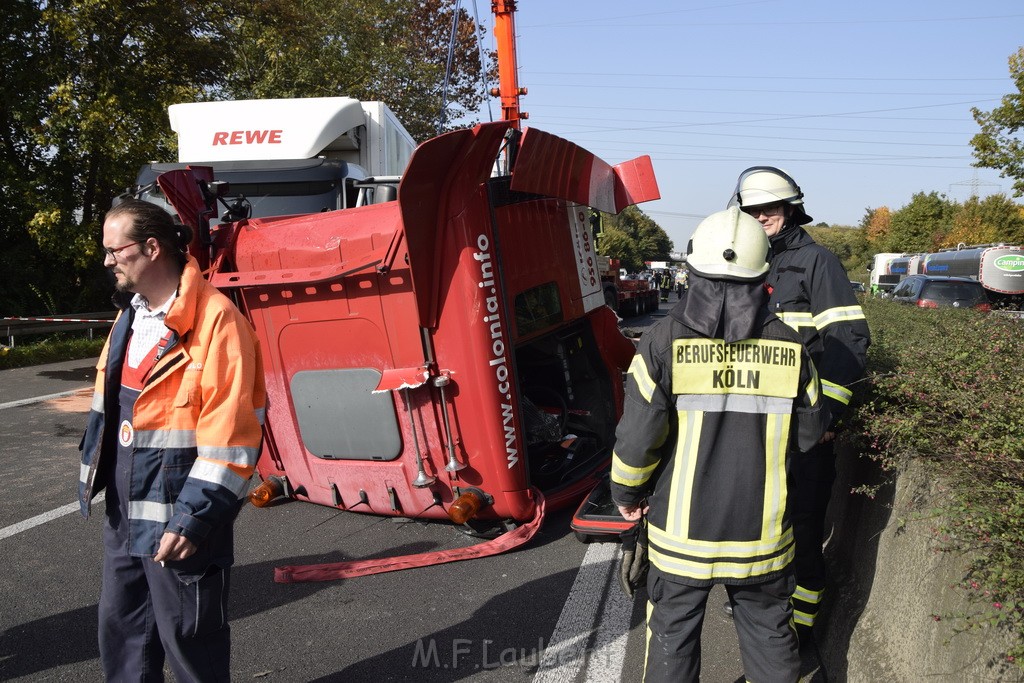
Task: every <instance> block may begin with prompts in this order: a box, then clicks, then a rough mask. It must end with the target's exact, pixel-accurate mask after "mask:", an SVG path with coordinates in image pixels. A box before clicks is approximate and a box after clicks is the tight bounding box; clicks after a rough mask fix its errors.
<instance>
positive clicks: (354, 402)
mask: <svg viewBox="0 0 1024 683" xmlns="http://www.w3.org/2000/svg"><path fill="white" fill-rule="evenodd" d="M511 6H512V3H502V2H498V3H495V5H494V7H495V8H496V9H495V16H496V29H495V30H496V33H497V34H498V38H499V40H498V45H499V60H500V59H502V56H503V55H504V58H506V59H507V58H508V52H509V51H510V50H511V46H514V42H513V36H514V27H513V26H512V22H511V14H512V7H511ZM511 52H512V58H513V62H514V50H511ZM515 73H516V70H515V69H514V68H511V69H505V70H502V71H501V74H502V75H501V88H500V90H501V93H502V102H503V111H505V112H507V113H508V112H512V113H513V115H511V117H507V118H506V120H503V121H500V122H495V123H486V124H481V125H478V126H476V127H474V128H472V129H464V130H458V131H455V132H451V133H448V134H445V135H442V136H440V137H437V138H434V139H431V140H428V141H427V142H425V143H423V144H422V145H420V146H419V147H417V148H416V149H415V151H414V152H413V153H412V156H411V158H410V159H409V163H408V165H407V167H406V168H405V169H404V173H403V175H402V177H401V179H400V181H398V182H397V193H396V194H395V195H394V198H393V200H391V201H377V202H366V203H359V202H353V201H350V200H349V194H348V192H347V191H346V192H345V193H344V197H345V199H344V201H342V202H341V204H340V205H338V206H325V207H317V208H316V209H315V210H314V211H312V212H304V214H303V215H281V216H262V217H254V216H249V217H247V216H245V215H243V214H241V213H237V212H232V211H228V212H226V213H228V214H229V215H228V218H229V220H225V215H224V213H221V208H223V206H224V204H225V202H224V201H223V197H224V195H225V194H230V193H231V192H232V190H227V191H226V193H225V189H224V187H223V185H220V184H218V182H217V181H218V179H219V178H220V176H221V175H222V174H221V173H220V171H219V170H218V168H217V165H214V166H213V167H212V168H211V165H209V164H187V165H186V167H185V168H176V169H169V170H167V171H165V172H163V173H161V174H160V175H159V176H157V178H156V181H155V182H156V184H157V187H158V188H159V189H160V191H161V193H162V195H163V197H165V198H166V200H167V202H168V203H169V205H170V206H171V207H173V210H174V211H175V212H176V213H177V214H178V216H179V217H180V218H181V219H182V220H183V221H185V222H188V223H190V224H193V225H194V227H195V228H196V238H195V240H194V241H193V243H192V245H191V247H190V251H191V253H193V254H194V255H195V256H196V258H197V259H198V260H199V261H200V264H201V265H202V266H203V267H204V269H206V270H207V271H208V272H209V278H210V281H211V282H212V283H213V284H214V285H216V286H217V287H219V288H221V289H222V290H223V291H225V292H228V293H230V295H231V296H232V297H233V298H234V300H235V302H236V303H237V304H238V306H239V308H240V309H241V310H242V311H243V312H244V313H245V315H246V316H247V317H248V319H249V320H250V321H251V322H252V324H253V326H254V327H255V329H256V332H257V334H258V336H259V339H260V343H261V352H262V354H263V364H264V367H265V369H266V373H267V378H266V379H267V391H268V399H269V400H268V408H267V412H266V422H265V425H264V434H265V439H264V445H263V449H262V452H261V455H260V459H259V463H258V466H257V469H258V473H259V476H260V477H261V478H262V479H263V484H261V486H260V487H258V488H257V490H256V491H254V494H256V497H257V499H259V500H261V501H265V500H267V499H270V498H273V497H274V496H284V497H288V498H292V499H296V500H302V501H308V502H312V503H316V504H320V505H326V506H330V507H334V508H337V509H340V510H346V511H352V512H360V513H372V514H378V515H392V516H404V517H415V518H429V519H444V518H447V519H450V520H452V521H454V522H455V523H457V524H460V525H465V526H467V527H474V528H478V530H481V528H483V527H488V526H490V527H496V528H498V529H499V530H507V529H510V528H512V527H516V526H519V528H520V529H521V528H527V527H529V528H531V529H533V530H535V529H536V528H537V526H539V522H540V520H541V519H542V518H543V513H544V510H545V507H546V508H547V509H551V508H553V507H559V506H563V505H569V504H571V503H573V502H575V501H578V500H579V499H580V498H581V497H583V496H584V495H585V494H586V492H587V491H589V490H590V489H591V488H593V487H594V485H595V483H596V482H597V481H598V480H599V479H600V477H601V476H602V474H603V473H604V472H606V471H607V468H608V465H609V462H610V459H611V449H612V443H613V439H614V429H615V425H616V422H617V420H618V417H619V415H620V414H621V410H622V401H623V382H622V375H623V372H624V371H625V370H626V369H627V367H628V365H629V363H630V360H631V358H632V356H633V353H634V345H633V343H632V342H631V341H630V340H629V339H627V338H625V337H624V336H623V335H622V333H621V332H620V330H619V328H618V326H617V320H616V317H615V315H614V313H613V312H612V310H611V309H609V308H608V307H607V306H606V305H605V297H604V290H603V283H602V280H601V276H600V273H599V271H598V268H597V264H596V258H595V257H596V251H595V249H594V235H593V234H592V229H591V225H590V220H589V218H590V216H591V215H592V213H593V211H595V210H598V211H603V212H607V213H613V214H617V213H619V212H620V211H622V210H623V209H624V208H626V207H627V206H630V205H632V204H635V203H638V202H643V201H648V200H653V199H657V198H658V197H659V192H658V186H657V181H656V179H655V177H654V172H653V168H652V165H651V161H650V158H649V157H647V156H642V157H638V158H636V159H633V160H631V161H627V162H624V163H621V164H618V165H616V166H611V165H609V164H607V163H605V162H604V161H602V160H601V159H599V158H598V157H596V156H594V155H593V154H591V153H589V152H588V151H586V150H585V149H583V148H581V147H578V146H577V145H575V144H573V143H571V142H569V141H567V140H564V139H561V138H558V137H556V136H554V135H550V134H548V133H545V132H543V131H541V130H537V129H532V128H531V129H527V130H525V131H521V130H520V129H519V118H525V115H519V114H518V106H517V104H515V99H516V97H517V96H518V94H519V93H520V90H519V88H518V86H517V85H516V83H515ZM249 125H250V124H248V123H245V122H241V123H239V124H238V125H235V126H233V127H232V130H239V131H241V133H240V134H239V139H240V140H242V141H244V140H247V139H249V137H248V131H249ZM305 125H306V124H301V125H300V122H298V121H296V122H295V127H305ZM255 130H262V128H257V129H255ZM220 131H221V129H220V128H218V129H217V132H220ZM294 132H295V133H296V134H299V133H301V134H302V135H308V134H309V133H310V131H308V130H304V131H294ZM313 132H314V133H316V131H313ZM179 134H180V132H179ZM209 134H210V133H209V132H208V133H207V135H208V136H209ZM292 134H293V128H292V127H290V126H287V125H282V127H281V132H280V134H279V136H278V137H279V139H280V140H281V141H282V144H285V143H287V142H288V141H290V139H291V137H292ZM254 135H255V134H254ZM332 135H333V133H330V132H323V136H322V137H323V139H330V138H331V136H332ZM227 139H228V140H231V139H232V138H231V136H229V137H228V138H227ZM207 142H211V139H210V138H209V137H208V139H207ZM211 144H212V143H211ZM499 158H500V159H501V160H502V162H503V163H502V164H496V160H498V159H499ZM220 163H227V162H217V164H220ZM496 167H502V168H505V169H507V170H506V171H504V172H502V173H501V174H500V175H493V174H492V172H493V170H494V169H495V168H496ZM290 177H291V175H290V172H289V171H286V170H284V169H282V172H281V173H280V174H279V180H280V181H281V182H285V181H287V180H288V179H289V178H290ZM346 184H347V181H345V183H343V185H346ZM357 185H358V181H357V182H356V183H353V186H357ZM387 199H391V197H388V198H387ZM255 205H256V204H255V203H254V208H255ZM321 209H323V210H321ZM283 213H286V214H294V213H296V212H294V211H291V210H287V211H284V212H283ZM520 525H521V526H520ZM517 531H519V529H515V530H514V531H512V532H509V533H506V534H504V535H503V536H499V537H498V538H497V539H496V541H497V542H500V541H501V539H502V538H504V537H505V536H511V535H512V534H514V533H516V532H517ZM531 534H532V531H531ZM520 538H521V539H526V540H528V538H529V535H523V536H522V537H520ZM488 542H489V543H490V542H491V541H488ZM518 542H525V540H521V541H517V543H518ZM508 547H510V546H509V545H508V544H506V545H504V546H501V549H507V548H508ZM479 554H480V553H478V552H476V551H474V552H473V553H472V554H471V556H479ZM466 556H467V555H462V556H460V557H454V558H453V557H451V556H445V557H444V558H443V559H441V558H439V557H436V556H432V557H430V558H427V559H421V560H419V561H420V562H422V563H432V562H440V561H450V560H451V559H465V557H466ZM404 566H410V565H409V564H404V565H403V567H404ZM392 568H395V567H392ZM332 571H333V570H332ZM338 575H340V574H332V576H338ZM291 576H292V578H282V577H281V576H279V577H278V580H294V575H291ZM322 577H323V575H322V574H320V575H319V578H322Z"/></svg>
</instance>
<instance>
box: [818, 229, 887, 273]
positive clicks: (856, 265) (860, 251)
mask: <svg viewBox="0 0 1024 683" xmlns="http://www.w3.org/2000/svg"><path fill="white" fill-rule="evenodd" d="M807 232H808V233H809V234H810V235H811V237H813V238H814V241H815V242H817V243H818V244H820V245H821V246H823V247H825V248H826V249H828V250H829V251H831V252H832V253H833V254H835V255H836V256H837V257H838V258H839V260H840V262H842V264H843V268H845V269H846V272H847V273H850V274H851V275H855V276H857V275H863V273H864V268H865V265H866V264H867V262H868V261H869V260H870V259H871V249H870V246H869V245H868V241H867V238H866V236H865V230H864V228H841V227H824V228H821V227H809V228H807Z"/></svg>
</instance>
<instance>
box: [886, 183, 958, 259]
mask: <svg viewBox="0 0 1024 683" xmlns="http://www.w3.org/2000/svg"><path fill="white" fill-rule="evenodd" d="M956 206H957V205H956V203H955V202H952V201H950V200H948V199H947V198H946V197H945V195H941V194H939V193H938V192H929V193H927V194H926V193H924V192H918V193H916V194H915V195H914V196H913V197H912V198H911V200H910V202H909V203H908V204H907V205H906V206H904V207H902V208H900V209H897V210H896V211H893V212H892V214H891V217H890V221H889V231H888V233H887V234H886V235H885V236H884V237H883V238H882V239H881V240H880V244H879V245H878V247H879V248H878V251H893V252H914V251H922V252H923V251H932V250H933V249H935V248H937V247H938V246H939V245H940V244H942V242H943V240H944V239H945V236H946V233H947V232H948V231H949V230H950V228H951V223H952V218H953V214H954V212H955V210H956Z"/></svg>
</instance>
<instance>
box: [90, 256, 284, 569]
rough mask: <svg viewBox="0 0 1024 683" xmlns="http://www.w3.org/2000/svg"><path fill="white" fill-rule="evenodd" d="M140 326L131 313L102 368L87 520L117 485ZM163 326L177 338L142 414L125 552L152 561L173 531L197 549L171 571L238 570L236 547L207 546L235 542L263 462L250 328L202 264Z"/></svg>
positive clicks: (151, 382)
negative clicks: (125, 400)
mask: <svg viewBox="0 0 1024 683" xmlns="http://www.w3.org/2000/svg"><path fill="white" fill-rule="evenodd" d="M133 317H134V309H133V308H132V307H131V306H129V307H128V308H127V309H125V310H124V311H122V312H121V314H120V315H119V316H118V318H117V320H116V321H115V322H114V326H113V329H112V330H111V332H110V336H109V337H108V339H107V344H106V346H104V348H103V352H102V353H101V355H100V360H99V364H98V367H97V370H98V373H97V377H96V389H95V392H94V394H93V401H92V410H91V411H90V412H89V422H88V425H87V427H86V432H85V436H84V437H83V439H82V465H81V476H80V480H79V484H78V497H79V504H80V506H81V511H82V515H83V516H84V517H88V516H89V511H90V507H91V502H92V499H93V497H94V496H95V495H96V494H97V493H99V492H100V491H102V490H103V488H104V487H105V486H106V483H107V480H108V478H109V477H110V476H113V465H114V460H115V458H116V450H117V433H118V416H119V414H120V408H119V406H118V396H119V394H120V383H121V369H122V367H123V366H124V359H125V350H126V349H127V345H128V340H129V337H130V335H131V322H132V318H133ZM164 323H165V324H166V325H167V327H168V328H169V329H170V330H172V332H173V333H174V335H173V337H172V340H171V342H170V344H169V345H168V348H167V350H166V352H165V353H164V354H163V357H162V358H160V360H158V361H157V363H156V365H155V366H154V367H153V370H152V371H151V372H150V374H149V377H148V378H147V380H146V383H145V385H144V387H143V389H142V393H141V394H139V397H138V399H137V400H136V402H135V407H134V417H133V423H134V424H133V427H134V437H133V443H132V458H131V465H130V467H131V482H130V483H129V491H127V492H125V493H124V495H126V496H127V497H128V501H127V505H128V520H127V522H128V530H129V531H128V537H129V548H128V549H127V551H128V553H129V554H130V555H135V556H143V557H144V556H152V555H153V554H155V553H156V550H157V548H158V546H159V543H160V537H161V536H162V535H163V532H164V531H165V530H166V531H173V532H175V533H178V534H182V535H184V536H185V537H187V538H188V539H189V540H190V541H192V542H193V543H195V544H196V545H197V546H199V549H198V551H197V552H196V553H195V555H193V557H192V558H189V559H188V560H185V561H184V563H175V565H178V564H182V566H180V567H178V566H176V567H174V568H175V569H176V570H179V573H181V574H188V573H190V571H191V570H192V569H194V570H195V572H196V573H197V574H199V575H201V574H202V573H203V570H204V568H205V566H208V565H209V564H219V565H221V566H229V565H230V564H231V563H232V561H233V557H232V549H231V547H230V543H227V544H225V543H204V541H205V540H207V538H208V537H210V538H212V537H214V536H215V535H216V538H218V539H223V538H225V537H230V535H229V531H230V526H231V524H232V523H233V522H234V518H235V516H236V514H237V512H238V509H239V507H240V505H241V499H242V497H243V495H244V493H245V491H246V490H247V482H248V480H249V477H250V476H251V475H252V473H253V471H254V469H255V466H256V458H257V456H258V455H259V448H260V443H261V440H262V423H263V416H264V412H265V406H266V400H267V399H266V389H265V387H264V378H263V369H262V365H261V359H260V353H259V345H258V341H257V339H256V335H255V332H254V331H253V329H252V326H251V325H250V324H249V322H248V321H247V320H246V319H245V317H244V316H243V315H242V314H241V312H240V311H239V310H238V309H237V308H235V306H234V304H232V303H231V301H230V300H229V299H228V298H227V297H226V296H224V295H223V294H222V293H221V292H219V291H218V290H217V289H216V288H215V287H214V286H213V285H211V284H210V283H209V282H207V281H206V280H205V279H203V277H202V274H201V273H200V272H199V267H198V264H197V263H196V261H195V259H193V258H189V261H188V263H187V264H186V266H185V270H184V272H183V273H182V276H181V284H180V286H179V294H178V296H177V297H176V298H175V300H174V303H173V304H171V307H170V309H169V310H168V312H167V316H166V318H165V320H164ZM225 530H227V531H228V534H227V536H226V535H225V533H224V532H225ZM169 564H170V563H169Z"/></svg>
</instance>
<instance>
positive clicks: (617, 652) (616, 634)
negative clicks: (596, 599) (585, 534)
mask: <svg viewBox="0 0 1024 683" xmlns="http://www.w3.org/2000/svg"><path fill="white" fill-rule="evenodd" d="M613 545H615V546H616V547H618V548H621V547H622V546H621V545H619V544H617V543H616V544H613ZM619 556H620V553H616V555H615V558H616V561H615V562H613V563H612V571H611V578H610V579H609V581H608V590H607V593H608V595H607V596H606V597H605V600H604V608H603V609H602V610H601V614H600V615H599V616H598V619H599V621H598V623H597V635H596V637H595V639H594V651H593V652H592V653H591V654H590V657H589V658H588V660H587V670H586V672H585V675H584V680H585V681H586V682H587V683H619V681H621V680H623V678H622V667H623V666H624V665H625V663H626V644H627V643H628V642H629V626H630V621H631V620H632V618H633V598H631V597H629V596H627V595H626V594H625V593H623V592H622V589H621V588H620V587H619V582H618V577H617V576H616V572H617V569H618V565H619V561H618V558H619Z"/></svg>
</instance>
